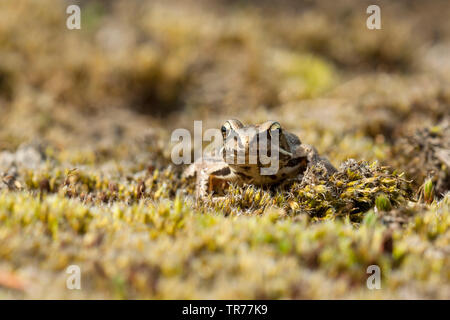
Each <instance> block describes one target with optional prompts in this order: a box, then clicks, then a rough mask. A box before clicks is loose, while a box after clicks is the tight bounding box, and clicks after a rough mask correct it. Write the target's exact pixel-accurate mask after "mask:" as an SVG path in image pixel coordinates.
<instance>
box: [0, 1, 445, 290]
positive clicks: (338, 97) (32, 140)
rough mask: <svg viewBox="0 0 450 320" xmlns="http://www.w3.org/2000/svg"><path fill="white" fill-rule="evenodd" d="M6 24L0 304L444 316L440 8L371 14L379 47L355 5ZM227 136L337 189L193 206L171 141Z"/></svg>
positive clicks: (226, 8)
mask: <svg viewBox="0 0 450 320" xmlns="http://www.w3.org/2000/svg"><path fill="white" fill-rule="evenodd" d="M21 3H22V4H21V5H16V2H15V1H12V0H11V1H2V2H1V3H0V113H1V116H0V175H1V176H0V178H1V180H0V299H3V298H121V299H123V298H152V299H154V298H156V299H176V298H187V299H195V298H197V299H205V298H218V299H220V298H237V299H239V298H242V299H251V298H275V299H277V298H292V299H302V298H306V299H311V298H312V299H324V298H387V299H389V298H438V299H449V298H450V281H449V280H450V249H449V248H450V230H449V227H450V195H449V193H448V187H449V179H450V178H449V153H448V152H449V149H450V145H449V143H450V125H449V121H450V120H449V119H450V113H449V110H450V91H449V88H450V85H449V84H450V78H449V75H450V60H449V57H448V54H447V52H448V48H450V26H449V23H448V17H447V16H446V15H445V14H443V13H444V12H448V11H449V10H448V9H450V8H449V4H448V1H435V2H433V3H429V4H425V3H422V2H414V3H415V4H414V5H412V6H409V4H406V3H405V4H402V3H398V4H392V3H390V2H381V8H382V19H383V20H382V21H383V29H382V30H377V31H371V30H368V29H367V28H366V27H365V19H366V14H365V9H366V7H367V5H369V4H371V3H368V2H367V4H366V3H365V2H360V1H358V2H352V1H349V2H344V3H342V4H333V5H332V4H331V3H330V2H329V1H326V2H321V1H319V2H317V3H315V4H311V3H309V2H305V3H303V2H299V1H282V2H281V3H280V4H273V3H271V2H268V1H262V2H261V3H260V5H259V6H256V5H252V4H249V3H243V2H239V1H233V2H231V3H229V2H225V1H219V0H217V1H195V2H191V1H148V2H145V1H115V2H104V1H81V2H80V4H81V7H82V13H83V19H82V21H83V22H82V23H83V25H82V29H81V30H79V31H69V30H67V29H66V28H65V18H66V15H65V8H64V6H63V2H60V3H58V2H57V4H56V5H55V2H54V1H51V0H48V1H47V0H45V1H39V2H38V1H32V0H27V1H25V0H24V1H22V2H21ZM410 34H414V37H411V36H409V35H410ZM446 48H447V50H446ZM228 118H238V119H240V120H242V121H243V122H244V123H258V122H262V121H265V120H268V119H273V120H277V121H279V122H280V123H281V124H282V125H283V126H284V127H286V128H288V129H289V131H292V132H294V133H296V134H298V136H299V137H300V139H301V140H302V141H303V142H306V143H308V144H312V145H314V146H315V147H316V148H317V149H318V150H319V152H320V153H321V154H323V155H325V156H327V157H328V158H329V159H330V160H331V162H332V163H333V164H334V165H335V166H336V167H337V168H338V169H339V171H338V172H337V173H335V174H334V175H333V176H331V177H328V176H326V175H324V173H323V170H322V168H321V167H320V166H318V167H312V168H310V169H309V170H308V171H307V172H306V173H305V178H304V179H303V180H302V181H297V182H293V183H291V184H287V185H282V186H273V187H265V188H259V187H255V186H244V187H237V186H234V185H230V186H229V188H228V190H227V191H226V195H225V199H224V200H223V201H221V202H216V201H209V200H208V199H207V200H206V201H204V202H202V203H196V202H195V200H194V197H193V194H194V189H195V185H194V183H193V182H192V181H188V180H186V179H184V178H182V176H181V172H182V170H183V167H182V166H175V165H174V164H173V163H172V162H171V160H170V153H171V143H170V134H171V131H172V130H173V129H175V128H187V129H189V130H192V129H193V121H194V120H202V121H203V128H204V129H207V128H211V127H219V126H220V125H221V122H222V121H224V120H225V119H228ZM72 264H76V265H78V266H80V268H81V272H82V289H81V290H68V289H67V288H66V279H67V276H68V275H67V273H66V272H65V271H66V268H67V267H68V266H69V265H72ZM373 264H376V265H378V266H379V267H380V268H381V275H382V284H381V287H382V289H381V290H369V289H368V288H367V286H366V280H367V278H368V276H369V275H368V274H367V273H366V270H367V267H368V266H369V265H373Z"/></svg>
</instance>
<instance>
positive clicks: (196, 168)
mask: <svg viewBox="0 0 450 320" xmlns="http://www.w3.org/2000/svg"><path fill="white" fill-rule="evenodd" d="M221 134H222V138H223V141H222V143H221V147H220V149H219V151H218V152H211V153H209V154H206V155H204V156H203V157H201V158H199V159H197V160H196V161H195V162H194V163H192V164H190V165H189V166H188V167H187V168H186V169H185V170H184V172H183V176H184V177H185V178H187V179H195V181H196V188H195V190H196V191H195V198H196V199H197V200H202V199H206V198H207V197H208V196H209V195H213V196H216V198H218V199H220V196H221V195H222V196H223V195H224V193H225V191H226V189H227V186H228V185H229V184H235V185H238V186H243V185H255V186H262V187H263V186H273V185H280V184H283V185H285V184H289V183H290V182H293V181H301V179H302V177H303V175H304V173H305V172H306V170H307V169H308V168H310V167H311V166H313V165H317V164H321V165H322V167H323V168H324V169H325V170H326V173H327V174H328V175H331V174H333V173H334V172H336V171H337V170H336V168H335V167H334V166H333V165H332V164H331V162H330V161H329V160H328V159H327V158H326V157H323V156H320V155H319V153H318V151H317V149H316V148H315V147H313V146H311V145H308V144H304V143H302V142H301V141H300V138H299V137H298V136H296V135H295V134H293V133H291V132H289V131H287V130H285V129H284V128H283V127H282V126H281V124H280V123H279V122H278V121H273V120H269V121H266V122H264V123H261V124H256V125H253V124H251V125H244V124H243V123H242V122H241V121H240V120H237V119H230V120H227V121H225V123H224V124H223V125H222V127H221ZM262 151H263V152H262ZM268 159H271V160H275V161H276V163H277V166H276V167H275V168H274V167H273V166H272V162H273V161H272V162H268V161H267V160H268ZM263 160H264V161H263Z"/></svg>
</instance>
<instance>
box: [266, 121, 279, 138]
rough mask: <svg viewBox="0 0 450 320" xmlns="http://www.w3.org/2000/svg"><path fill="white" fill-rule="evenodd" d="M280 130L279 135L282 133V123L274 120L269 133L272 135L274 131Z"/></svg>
mask: <svg viewBox="0 0 450 320" xmlns="http://www.w3.org/2000/svg"><path fill="white" fill-rule="evenodd" d="M275 131H278V135H279V134H280V133H281V125H280V124H279V123H278V122H274V123H273V124H272V125H271V126H270V128H269V134H270V135H272V133H273V132H275Z"/></svg>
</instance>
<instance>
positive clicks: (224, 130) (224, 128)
mask: <svg viewBox="0 0 450 320" xmlns="http://www.w3.org/2000/svg"><path fill="white" fill-rule="evenodd" d="M220 130H221V131H222V137H223V138H224V139H226V138H227V137H228V135H229V134H230V132H231V125H230V124H229V123H228V121H227V122H225V123H224V124H223V126H222V128H221V129H220Z"/></svg>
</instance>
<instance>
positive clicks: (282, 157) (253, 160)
mask: <svg viewBox="0 0 450 320" xmlns="http://www.w3.org/2000/svg"><path fill="white" fill-rule="evenodd" d="M220 155H221V157H222V158H223V159H224V161H225V162H226V163H227V164H230V165H237V166H238V165H257V166H258V167H264V166H266V165H267V164H268V163H272V162H274V161H283V162H284V161H289V159H291V158H292V157H293V154H292V153H291V152H289V151H286V150H284V149H283V148H274V149H270V148H268V149H264V148H250V150H249V148H245V149H244V148H242V149H236V148H229V147H228V148H227V147H226V146H224V147H222V148H221V149H220Z"/></svg>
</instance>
